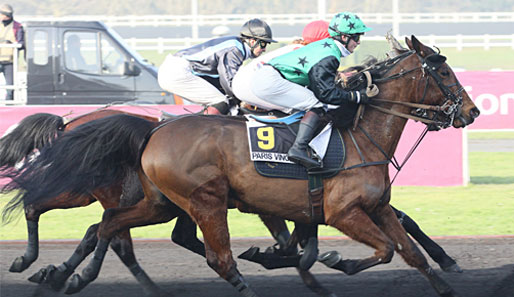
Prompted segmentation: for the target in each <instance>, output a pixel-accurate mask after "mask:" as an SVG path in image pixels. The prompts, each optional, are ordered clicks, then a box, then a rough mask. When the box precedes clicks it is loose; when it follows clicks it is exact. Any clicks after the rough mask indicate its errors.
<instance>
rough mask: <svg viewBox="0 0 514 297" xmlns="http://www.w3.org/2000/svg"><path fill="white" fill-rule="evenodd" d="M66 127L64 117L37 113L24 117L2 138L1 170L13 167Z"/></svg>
mask: <svg viewBox="0 0 514 297" xmlns="http://www.w3.org/2000/svg"><path fill="white" fill-rule="evenodd" d="M63 127H64V121H63V119H62V117H60V116H57V115H53V114H49V113H36V114H33V115H30V116H28V117H26V118H24V119H23V120H22V121H21V122H20V123H19V124H18V126H17V127H16V128H14V129H13V130H12V131H10V132H9V133H8V134H7V135H5V136H4V137H2V138H0V172H2V171H5V170H9V169H11V168H13V167H14V166H15V165H16V164H17V163H19V162H21V161H22V160H23V159H25V158H26V157H27V156H28V155H29V154H30V153H32V152H33V151H34V149H40V148H42V147H44V146H46V145H48V144H49V143H50V142H51V141H52V140H53V139H55V138H56V137H57V135H58V133H59V131H61V130H62V129H63Z"/></svg>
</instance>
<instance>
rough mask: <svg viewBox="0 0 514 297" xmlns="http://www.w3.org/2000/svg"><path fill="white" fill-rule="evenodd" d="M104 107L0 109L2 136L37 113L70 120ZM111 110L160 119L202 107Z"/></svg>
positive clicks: (134, 107)
mask: <svg viewBox="0 0 514 297" xmlns="http://www.w3.org/2000/svg"><path fill="white" fill-rule="evenodd" d="M101 107H103V106H98V105H73V106H72V105H27V106H6V107H0V136H2V135H4V133H5V132H6V131H7V129H8V128H9V127H11V126H12V125H14V124H16V123H18V122H20V121H21V120H22V119H23V118H25V117H27V116H29V115H32V114H35V113H40V112H41V113H51V114H55V115H58V116H66V117H70V118H74V117H77V116H79V115H82V114H85V113H88V112H91V111H94V110H96V109H98V108H101ZM109 109H117V110H124V111H127V112H132V113H137V114H142V115H147V116H152V117H155V118H158V117H159V116H160V115H161V110H164V111H166V112H169V113H172V114H185V113H191V112H198V111H199V110H200V109H201V107H200V106H196V105H158V106H155V105H147V106H130V105H114V106H112V107H109Z"/></svg>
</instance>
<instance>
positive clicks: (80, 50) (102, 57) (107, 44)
mask: <svg viewBox="0 0 514 297" xmlns="http://www.w3.org/2000/svg"><path fill="white" fill-rule="evenodd" d="M59 35H60V39H61V42H60V48H61V51H60V52H61V56H60V57H61V58H60V59H59V64H60V65H59V67H58V69H59V71H58V74H57V82H56V86H55V89H56V95H57V97H58V100H59V101H60V102H58V103H64V104H104V103H110V102H115V101H130V100H134V99H135V79H134V76H132V75H125V73H124V72H125V67H124V66H125V62H127V61H128V58H127V57H126V55H125V54H124V52H123V51H122V50H121V49H120V48H119V47H118V45H117V44H116V43H115V42H113V40H112V39H111V38H110V37H109V36H108V35H107V34H106V33H105V32H104V31H87V30H79V29H60V33H59ZM56 103H57V102H56Z"/></svg>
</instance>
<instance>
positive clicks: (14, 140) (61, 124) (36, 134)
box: [0, 108, 203, 295]
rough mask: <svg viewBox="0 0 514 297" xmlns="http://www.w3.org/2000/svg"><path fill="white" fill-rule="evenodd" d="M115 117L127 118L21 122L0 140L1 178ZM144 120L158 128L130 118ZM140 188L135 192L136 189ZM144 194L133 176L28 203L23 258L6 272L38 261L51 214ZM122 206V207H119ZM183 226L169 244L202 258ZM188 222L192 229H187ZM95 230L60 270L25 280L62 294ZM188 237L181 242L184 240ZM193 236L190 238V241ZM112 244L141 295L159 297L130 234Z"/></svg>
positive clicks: (44, 116) (100, 114) (93, 115)
mask: <svg viewBox="0 0 514 297" xmlns="http://www.w3.org/2000/svg"><path fill="white" fill-rule="evenodd" d="M115 114H128V113H126V112H123V111H119V110H114V109H107V108H102V109H99V110H96V111H93V112H90V113H87V114H84V115H81V116H78V117H76V118H74V119H72V120H69V121H65V120H64V119H63V118H62V117H60V116H57V115H53V114H48V113H38V114H34V115H31V116H28V117H26V118H25V119H23V120H22V121H21V122H20V123H19V124H18V125H17V127H16V128H15V129H13V130H12V131H11V132H10V133H9V134H7V135H5V136H4V137H2V138H1V139H0V172H2V175H3V176H11V177H12V176H13V175H12V174H14V172H16V170H15V166H16V164H19V163H20V162H22V161H25V160H28V159H30V158H31V157H30V155H31V154H32V153H33V152H34V150H39V149H42V148H43V147H45V146H47V145H50V143H51V142H52V141H54V140H55V139H56V138H57V137H59V136H60V135H61V134H62V133H64V132H65V131H69V130H72V129H74V128H76V127H77V126H80V125H82V124H84V123H87V122H89V121H93V120H95V119H100V118H104V117H108V116H112V115H115ZM131 115H133V116H138V117H141V118H144V119H146V120H149V121H152V122H157V121H158V119H157V118H154V117H150V116H144V115H137V114H131ZM138 185H139V186H138ZM142 195H143V193H142V191H141V190H140V183H139V180H138V179H137V176H135V175H134V174H132V175H129V174H128V175H127V176H126V177H124V178H123V180H121V181H118V182H116V183H113V184H112V185H111V186H109V187H105V188H104V189H97V190H95V191H91V192H87V193H84V194H82V195H69V194H67V193H64V194H62V195H56V196H54V197H51V198H50V199H46V200H44V201H37V202H34V203H30V202H28V201H25V202H24V210H25V212H24V213H25V219H26V221H27V229H28V230H27V231H28V232H27V233H28V245H27V249H26V251H25V253H24V255H23V256H19V257H17V258H16V259H15V260H14V262H13V263H12V265H11V267H10V268H9V271H10V272H22V271H24V270H25V269H27V268H28V267H29V266H30V265H31V264H32V263H33V262H34V261H36V259H37V258H38V254H39V241H38V238H39V236H38V234H39V228H38V222H39V217H40V216H41V215H42V214H43V213H45V212H47V211H49V210H52V209H68V208H74V207H83V206H87V205H89V204H91V203H93V202H95V201H99V202H100V203H101V205H102V206H103V208H105V209H107V208H113V207H118V206H120V205H132V204H135V203H136V202H137V201H138V200H140V199H141V198H142ZM120 202H121V204H120ZM181 218H183V219H181V220H179V222H177V224H176V226H177V227H176V228H175V230H174V237H172V238H173V241H174V242H176V243H178V244H180V245H182V246H184V245H187V246H186V247H187V248H188V249H190V250H193V251H195V252H197V253H198V252H199V253H200V254H203V243H201V242H196V241H195V240H193V238H194V239H196V225H195V224H194V223H193V222H192V221H191V220H190V219H189V216H187V215H184V216H181ZM189 221H191V223H189ZM190 224H192V226H193V227H194V230H193V231H191V230H190V229H192V228H190V227H187V228H183V227H178V226H189V225H190ZM97 229H98V224H94V225H91V226H90V227H89V228H88V230H87V231H86V234H85V236H84V238H83V240H82V241H81V243H80V244H79V246H78V247H77V249H76V250H75V251H74V253H73V255H72V256H71V257H70V258H69V259H68V260H67V261H66V262H64V263H63V264H61V265H60V266H58V267H55V266H53V265H50V266H48V267H46V268H43V269H41V270H40V271H39V272H38V273H36V274H34V275H33V276H32V277H30V278H29V280H31V281H33V282H37V283H41V282H43V281H45V282H46V283H49V284H50V285H51V286H52V288H54V289H56V290H57V289H60V288H61V287H62V286H63V285H64V282H65V281H66V279H67V278H68V277H69V276H70V275H71V274H72V273H73V271H74V270H75V268H76V267H77V266H78V265H79V264H80V263H81V262H82V261H83V260H84V259H85V258H86V257H87V256H88V255H89V254H90V253H91V252H93V250H94V248H95V246H96V243H97V234H96V233H97ZM182 229H187V232H185V233H182V232H181V230H182ZM183 234H186V235H187V236H188V237H187V238H186V239H187V240H186V239H184V238H185V237H184V235H183ZM189 235H191V236H189ZM113 239H114V240H113V241H112V242H111V247H112V249H113V250H114V251H115V252H116V254H117V255H118V256H119V257H120V259H121V260H122V262H123V263H124V264H125V265H126V266H127V267H128V268H129V270H130V271H131V273H132V274H133V275H134V276H135V277H136V279H137V280H138V281H139V282H140V283H141V285H142V286H143V289H144V290H145V291H146V292H147V293H149V294H154V295H159V294H161V293H162V292H161V291H160V289H159V288H158V287H157V286H156V285H155V284H154V283H153V281H152V280H151V279H150V278H149V277H148V276H147V274H146V273H145V272H144V270H143V269H142V268H141V267H140V266H139V263H138V262H137V260H136V258H135V255H134V251H133V246H132V239H131V237H130V232H129V231H128V230H123V231H121V232H119V233H118V234H117V235H116V236H115V237H114V238H113Z"/></svg>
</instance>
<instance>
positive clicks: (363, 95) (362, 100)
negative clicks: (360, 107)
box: [358, 89, 371, 104]
mask: <svg viewBox="0 0 514 297" xmlns="http://www.w3.org/2000/svg"><path fill="white" fill-rule="evenodd" d="M358 92H359V94H360V101H359V103H360V104H368V103H370V102H371V98H369V97H368V95H367V94H366V89H362V90H360V91H358Z"/></svg>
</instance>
